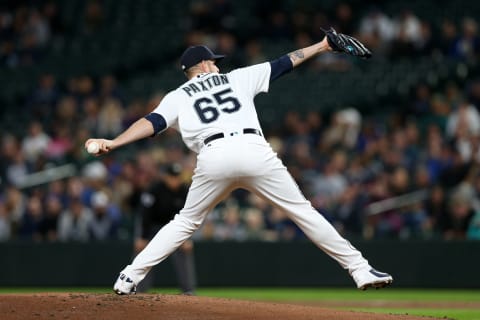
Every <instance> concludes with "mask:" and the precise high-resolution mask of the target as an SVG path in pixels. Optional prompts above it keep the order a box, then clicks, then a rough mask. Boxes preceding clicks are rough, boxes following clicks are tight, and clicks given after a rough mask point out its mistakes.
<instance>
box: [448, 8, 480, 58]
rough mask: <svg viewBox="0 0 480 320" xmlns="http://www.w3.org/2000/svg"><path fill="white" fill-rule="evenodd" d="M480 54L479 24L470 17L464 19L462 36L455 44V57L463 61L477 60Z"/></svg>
mask: <svg viewBox="0 0 480 320" xmlns="http://www.w3.org/2000/svg"><path fill="white" fill-rule="evenodd" d="M479 54H480V37H479V36H478V25H477V22H476V21H475V20H474V19H473V18H470V17H465V18H463V21H462V34H461V36H460V37H459V38H457V40H456V41H455V43H454V51H453V56H454V57H455V58H458V59H462V60H476V59H477V57H478V55H479Z"/></svg>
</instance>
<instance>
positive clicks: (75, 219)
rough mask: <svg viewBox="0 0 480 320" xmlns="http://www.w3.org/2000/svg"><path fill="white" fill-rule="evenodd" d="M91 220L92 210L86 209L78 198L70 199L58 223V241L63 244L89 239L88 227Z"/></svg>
mask: <svg viewBox="0 0 480 320" xmlns="http://www.w3.org/2000/svg"><path fill="white" fill-rule="evenodd" d="M92 219H93V213H92V210H90V209H89V208H88V207H86V206H85V205H84V204H83V203H82V201H81V200H80V199H79V198H72V199H70V204H69V206H68V208H67V209H65V210H64V211H63V212H62V213H61V215H60V219H59V221H58V239H59V240H60V241H63V242H68V241H81V242H85V241H88V240H89V239H90V233H89V229H88V228H89V225H90V224H91V221H92Z"/></svg>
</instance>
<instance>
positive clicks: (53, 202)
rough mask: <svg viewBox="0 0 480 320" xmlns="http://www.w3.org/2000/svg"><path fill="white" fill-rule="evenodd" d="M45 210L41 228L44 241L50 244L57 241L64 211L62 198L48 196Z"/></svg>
mask: <svg viewBox="0 0 480 320" xmlns="http://www.w3.org/2000/svg"><path fill="white" fill-rule="evenodd" d="M44 210H45V212H44V215H43V219H42V221H41V223H40V228H39V231H40V234H41V236H42V239H43V240H45V241H50V242H53V241H57V240H58V230H57V227H58V220H59V217H60V214H61V213H62V210H63V206H62V202H61V201H60V198H59V197H57V196H54V195H50V196H47V197H46V199H45V209H44Z"/></svg>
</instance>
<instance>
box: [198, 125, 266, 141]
mask: <svg viewBox="0 0 480 320" xmlns="http://www.w3.org/2000/svg"><path fill="white" fill-rule="evenodd" d="M243 133H244V134H247V133H251V134H257V135H259V136H262V132H261V131H260V130H258V129H254V128H245V129H243ZM235 134H236V133H235V132H232V133H230V135H231V136H234V135H235ZM224 137H225V134H224V133H223V132H220V133H215V134H212V135H211V136H210V137H207V138H206V139H205V140H203V143H204V144H208V143H209V142H212V141H213V140H217V139H221V138H224Z"/></svg>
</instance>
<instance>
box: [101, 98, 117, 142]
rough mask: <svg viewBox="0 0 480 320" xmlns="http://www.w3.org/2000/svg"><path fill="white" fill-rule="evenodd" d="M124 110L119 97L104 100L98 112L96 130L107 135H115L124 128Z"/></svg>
mask: <svg viewBox="0 0 480 320" xmlns="http://www.w3.org/2000/svg"><path fill="white" fill-rule="evenodd" d="M123 117H124V110H123V108H122V105H121V102H120V100H118V99H114V98H109V99H106V100H104V101H103V103H102V105H101V106H100V111H99V113H98V124H97V130H96V132H97V133H98V134H100V135H102V136H105V137H115V136H117V135H118V134H119V133H120V132H121V131H122V130H123V121H122V120H123Z"/></svg>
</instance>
